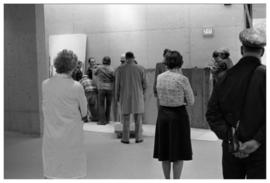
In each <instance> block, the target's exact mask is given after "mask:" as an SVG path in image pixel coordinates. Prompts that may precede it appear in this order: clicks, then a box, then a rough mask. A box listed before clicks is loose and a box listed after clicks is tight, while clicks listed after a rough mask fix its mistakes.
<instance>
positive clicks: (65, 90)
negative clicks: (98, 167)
mask: <svg viewBox="0 0 270 183" xmlns="http://www.w3.org/2000/svg"><path fill="white" fill-rule="evenodd" d="M76 65H77V56H76V55H75V54H74V53H73V52H72V51H68V50H63V51H61V52H60V53H58V55H57V57H56V58H55V60H54V67H55V69H56V72H57V74H56V75H55V76H53V77H51V78H49V79H46V80H45V81H43V83H42V109H43V115H44V128H43V138H42V157H43V175H44V177H45V178H62V179H68V178H82V177H85V176H86V173H87V171H86V156H85V151H84V142H83V121H82V118H85V117H86V116H87V100H86V97H85V94H84V90H83V87H82V85H81V84H80V83H79V82H77V81H74V80H73V79H72V77H71V75H72V72H73V71H74V69H75V67H76Z"/></svg>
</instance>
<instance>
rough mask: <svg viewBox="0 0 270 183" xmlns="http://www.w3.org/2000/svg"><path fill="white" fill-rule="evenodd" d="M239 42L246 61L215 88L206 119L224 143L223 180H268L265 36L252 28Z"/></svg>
mask: <svg viewBox="0 0 270 183" xmlns="http://www.w3.org/2000/svg"><path fill="white" fill-rule="evenodd" d="M239 38H240V41H241V42H242V46H241V53H242V56H243V57H242V58H241V59H240V60H239V62H238V63H237V64H236V65H235V66H234V67H232V68H231V69H230V70H228V71H226V73H225V74H224V75H223V76H222V78H220V80H219V82H218V83H217V85H216V86H215V88H214V90H213V92H212V95H211V98H210V100H209V103H208V109H207V112H206V118H207V121H208V123H209V125H210V128H211V130H213V131H214V132H215V133H216V135H217V136H218V137H219V138H220V139H222V140H223V143H222V151H223V156H222V167H223V177H224V178H225V179H245V178H247V179H265V178H266V67H265V66H264V65H262V64H261V57H262V56H263V54H264V46H265V45H266V39H265V33H264V32H263V31H261V30H257V29H253V28H250V29H245V30H243V31H242V32H240V34H239Z"/></svg>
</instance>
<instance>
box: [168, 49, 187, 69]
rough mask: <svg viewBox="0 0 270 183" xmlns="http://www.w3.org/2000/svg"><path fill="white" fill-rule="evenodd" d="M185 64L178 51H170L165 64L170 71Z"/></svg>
mask: <svg viewBox="0 0 270 183" xmlns="http://www.w3.org/2000/svg"><path fill="white" fill-rule="evenodd" d="M183 63H184V61H183V57H182V55H181V54H180V53H179V52H178V51H170V52H168V53H166V55H165V64H166V65H167V67H168V69H174V68H181V67H182V65H183Z"/></svg>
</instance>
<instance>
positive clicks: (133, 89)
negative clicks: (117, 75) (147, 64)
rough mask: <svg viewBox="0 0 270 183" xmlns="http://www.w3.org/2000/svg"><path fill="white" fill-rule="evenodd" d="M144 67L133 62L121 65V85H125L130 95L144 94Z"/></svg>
mask: <svg viewBox="0 0 270 183" xmlns="http://www.w3.org/2000/svg"><path fill="white" fill-rule="evenodd" d="M143 70H144V68H143V67H142V66H140V65H137V64H134V63H131V64H125V65H124V66H123V67H121V77H122V79H121V81H122V83H121V85H122V86H124V87H125V88H126V89H127V90H129V92H128V93H127V94H129V95H130V97H133V96H137V95H143V86H142V81H143V72H144V71H143Z"/></svg>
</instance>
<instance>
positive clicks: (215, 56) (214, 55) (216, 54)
mask: <svg viewBox="0 0 270 183" xmlns="http://www.w3.org/2000/svg"><path fill="white" fill-rule="evenodd" d="M218 56H219V52H218V51H217V50H215V51H214V52H213V54H212V57H213V58H217V57H218Z"/></svg>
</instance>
